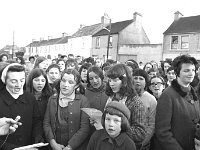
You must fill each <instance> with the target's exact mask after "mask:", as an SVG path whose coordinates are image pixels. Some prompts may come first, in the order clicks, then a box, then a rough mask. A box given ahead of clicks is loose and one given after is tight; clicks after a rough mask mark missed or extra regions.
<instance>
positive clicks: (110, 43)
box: [109, 36, 113, 47]
mask: <svg viewBox="0 0 200 150" xmlns="http://www.w3.org/2000/svg"><path fill="white" fill-rule="evenodd" d="M112 41H113V38H112V36H110V42H109V47H112Z"/></svg>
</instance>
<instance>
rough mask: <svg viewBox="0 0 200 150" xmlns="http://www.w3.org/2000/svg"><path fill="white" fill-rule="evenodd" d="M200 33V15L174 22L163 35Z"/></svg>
mask: <svg viewBox="0 0 200 150" xmlns="http://www.w3.org/2000/svg"><path fill="white" fill-rule="evenodd" d="M191 32H193V33H194V32H200V15H199V16H191V17H181V18H179V20H177V21H174V22H173V23H172V24H171V25H170V26H169V28H168V29H167V30H166V31H165V32H164V33H163V34H171V33H191Z"/></svg>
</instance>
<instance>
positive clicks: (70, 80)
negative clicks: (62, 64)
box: [60, 73, 76, 96]
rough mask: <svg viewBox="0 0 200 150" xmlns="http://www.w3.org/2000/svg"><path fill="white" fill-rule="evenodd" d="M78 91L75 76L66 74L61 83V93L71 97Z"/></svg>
mask: <svg viewBox="0 0 200 150" xmlns="http://www.w3.org/2000/svg"><path fill="white" fill-rule="evenodd" d="M75 89H76V81H75V80H74V75H73V74H67V73H65V74H64V75H63V77H62V79H61V82H60V91H61V93H62V94H63V95H65V96H70V95H71V94H72V93H73V92H74V90H75Z"/></svg>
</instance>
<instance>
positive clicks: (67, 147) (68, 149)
mask: <svg viewBox="0 0 200 150" xmlns="http://www.w3.org/2000/svg"><path fill="white" fill-rule="evenodd" d="M63 150H73V149H72V147H71V146H70V145H68V146H66V147H65V148H64V149H63Z"/></svg>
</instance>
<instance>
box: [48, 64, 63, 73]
mask: <svg viewBox="0 0 200 150" xmlns="http://www.w3.org/2000/svg"><path fill="white" fill-rule="evenodd" d="M52 68H57V69H58V70H59V71H60V67H59V66H58V65H57V64H51V65H49V67H48V68H47V70H46V73H48V72H49V70H51V69H52Z"/></svg>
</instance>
